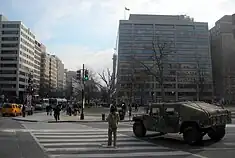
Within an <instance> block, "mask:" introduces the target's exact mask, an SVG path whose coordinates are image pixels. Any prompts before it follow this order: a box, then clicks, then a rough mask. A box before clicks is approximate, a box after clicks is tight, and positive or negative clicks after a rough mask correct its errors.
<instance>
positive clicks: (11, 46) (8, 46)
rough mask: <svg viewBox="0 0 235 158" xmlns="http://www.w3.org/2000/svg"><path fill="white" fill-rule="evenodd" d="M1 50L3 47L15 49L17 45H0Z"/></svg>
mask: <svg viewBox="0 0 235 158" xmlns="http://www.w3.org/2000/svg"><path fill="white" fill-rule="evenodd" d="M1 46H2V48H3V47H5V48H15V47H18V44H17V43H14V44H2V45H1Z"/></svg>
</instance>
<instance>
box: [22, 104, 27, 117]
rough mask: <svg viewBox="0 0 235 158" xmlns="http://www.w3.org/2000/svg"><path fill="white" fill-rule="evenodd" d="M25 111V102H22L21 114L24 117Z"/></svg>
mask: <svg viewBox="0 0 235 158" xmlns="http://www.w3.org/2000/svg"><path fill="white" fill-rule="evenodd" d="M25 111H26V107H25V104H23V107H22V116H23V117H25Z"/></svg>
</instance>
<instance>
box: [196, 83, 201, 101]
mask: <svg viewBox="0 0 235 158" xmlns="http://www.w3.org/2000/svg"><path fill="white" fill-rule="evenodd" d="M196 90H197V101H199V100H200V94H199V93H200V91H199V85H198V84H197V89H196Z"/></svg>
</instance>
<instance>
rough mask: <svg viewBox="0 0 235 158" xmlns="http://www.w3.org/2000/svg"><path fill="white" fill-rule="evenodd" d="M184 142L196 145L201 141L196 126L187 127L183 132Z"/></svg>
mask: <svg viewBox="0 0 235 158" xmlns="http://www.w3.org/2000/svg"><path fill="white" fill-rule="evenodd" d="M183 138H184V141H185V142H186V143H187V144H189V145H196V144H198V143H200V142H201V141H202V138H203V135H202V133H201V131H200V130H199V129H198V128H197V127H196V126H188V127H185V128H184V130H183Z"/></svg>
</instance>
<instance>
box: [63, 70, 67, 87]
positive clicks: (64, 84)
mask: <svg viewBox="0 0 235 158" xmlns="http://www.w3.org/2000/svg"><path fill="white" fill-rule="evenodd" d="M66 78H67V69H64V79H63V90H66Z"/></svg>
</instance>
